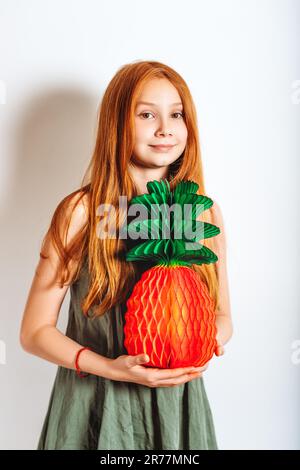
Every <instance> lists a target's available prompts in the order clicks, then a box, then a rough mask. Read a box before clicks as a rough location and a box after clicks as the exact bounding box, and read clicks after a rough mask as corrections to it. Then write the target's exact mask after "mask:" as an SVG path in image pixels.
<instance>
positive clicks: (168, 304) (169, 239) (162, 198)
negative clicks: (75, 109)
mask: <svg viewBox="0 0 300 470" xmlns="http://www.w3.org/2000/svg"><path fill="white" fill-rule="evenodd" d="M198 187H199V186H198V184H197V183H195V182H193V181H190V180H187V181H181V182H180V183H178V184H177V186H176V188H175V189H174V190H173V191H171V190H170V185H169V182H168V181H167V180H161V181H151V182H148V184H147V189H148V191H149V194H142V195H139V196H136V197H134V198H133V199H132V200H131V201H130V205H132V204H139V205H141V206H140V207H142V208H144V210H145V211H146V214H147V218H145V217H144V219H143V220H142V221H141V220H138V221H136V220H135V221H133V222H131V223H129V224H128V225H127V226H126V229H127V230H128V232H127V233H128V236H129V237H131V235H132V233H134V232H135V233H137V232H140V235H139V237H140V236H141V235H143V236H144V239H145V238H146V241H144V240H142V239H141V238H139V240H138V241H137V243H138V244H137V245H136V246H134V247H133V248H131V249H130V250H129V251H128V252H127V254H126V260H127V261H139V260H140V261H152V262H153V263H154V266H153V267H151V268H150V269H148V270H146V271H145V272H143V274H142V275H141V278H140V279H139V281H138V282H137V283H136V284H135V286H134V288H133V290H132V293H131V295H130V297H129V299H128V300H127V303H126V306H127V311H126V313H125V325H124V346H125V348H126V350H127V352H128V354H130V355H137V354H140V353H146V354H148V356H149V358H150V360H149V362H147V363H146V364H144V365H145V366H150V367H159V368H175V367H186V366H202V365H204V364H205V363H206V362H207V361H209V360H210V359H211V357H212V356H213V354H214V351H215V349H216V347H217V342H216V332H217V330H216V326H215V311H214V308H213V300H212V298H211V297H210V295H209V291H208V287H207V285H206V284H205V282H204V281H202V279H201V277H200V275H199V273H197V272H196V271H195V270H194V269H193V268H192V267H191V265H192V264H203V263H205V264H209V263H214V262H216V261H217V260H218V257H217V256H216V255H215V253H213V251H211V250H210V249H209V248H207V247H205V246H204V245H201V244H200V243H199V240H201V239H204V238H210V237H213V236H215V235H217V234H218V233H220V229H219V228H218V227H216V226H215V225H212V224H210V223H207V222H200V221H198V220H196V218H197V217H198V216H199V214H201V213H202V212H203V211H204V210H206V209H208V208H209V207H211V206H212V205H213V201H212V199H210V198H209V197H207V196H204V195H198V194H196V191H197V189H198ZM173 204H175V205H177V207H178V208H179V209H180V210H181V211H182V213H181V214H180V216H179V217H178V215H174V213H173V212H172V211H171V210H170V208H171V206H172V205H173ZM173 207H174V206H173ZM185 211H186V212H185ZM167 214H169V215H168V216H167ZM175 214H176V213H175ZM177 214H178V212H177ZM187 215H188V216H187ZM175 229H176V230H177V235H176V236H175ZM168 230H169V232H167V231H168ZM188 230H190V231H193V232H194V233H193V234H192V235H189V233H188V235H186V232H188ZM166 233H167V236H166V235H165V234H166ZM178 233H179V234H180V235H178ZM190 234H191V232H190ZM187 246H189V247H188V249H187Z"/></svg>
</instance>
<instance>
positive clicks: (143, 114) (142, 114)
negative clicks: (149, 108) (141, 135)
mask: <svg viewBox="0 0 300 470" xmlns="http://www.w3.org/2000/svg"><path fill="white" fill-rule="evenodd" d="M145 114H152V113H148V112H146V113H141V114H140V116H145Z"/></svg>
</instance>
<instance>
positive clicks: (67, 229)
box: [36, 192, 88, 279]
mask: <svg viewBox="0 0 300 470" xmlns="http://www.w3.org/2000/svg"><path fill="white" fill-rule="evenodd" d="M59 207H61V211H60V213H59V216H58V218H57V225H58V226H57V231H58V233H59V236H60V238H61V240H64V247H65V248H66V247H68V246H69V244H70V243H71V242H72V241H73V239H74V238H75V237H76V236H77V235H78V233H79V232H80V231H81V230H82V229H83V228H84V226H85V225H86V223H87V221H88V197H87V195H86V194H83V193H81V192H78V193H76V194H75V195H73V196H70V195H68V196H66V197H65V198H64V199H63V200H62V201H61V202H60V204H59V205H58V206H57V208H56V210H55V213H56V212H57V210H58V208H59ZM41 253H42V255H43V256H46V259H45V258H44V257H43V256H42V257H41V258H40V260H39V263H38V266H37V267H36V274H37V275H42V274H44V273H45V271H46V270H47V269H48V270H49V273H50V265H51V271H52V278H53V279H54V274H55V273H56V272H57V269H58V265H59V264H60V258H59V255H58V252H57V249H56V247H55V244H54V243H53V239H52V237H50V236H49V233H48V232H47V234H46V235H45V237H44V240H43V244H42V249H41ZM77 266H78V263H77V262H75V261H72V262H71V263H70V267H71V268H72V269H71V271H74V272H75V271H76V269H77Z"/></svg>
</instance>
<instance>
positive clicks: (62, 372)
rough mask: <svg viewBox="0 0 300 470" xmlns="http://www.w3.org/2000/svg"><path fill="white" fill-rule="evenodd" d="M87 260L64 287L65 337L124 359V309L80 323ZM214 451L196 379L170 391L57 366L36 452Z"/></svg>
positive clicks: (199, 381) (210, 420) (209, 418)
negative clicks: (66, 291)
mask: <svg viewBox="0 0 300 470" xmlns="http://www.w3.org/2000/svg"><path fill="white" fill-rule="evenodd" d="M88 283H89V272H88V264H87V258H86V260H85V262H84V263H83V266H82V269H81V272H80V275H79V277H78V279H77V280H76V281H75V282H73V284H71V285H70V305H69V313H68V323H67V328H66V332H65V334H66V336H68V337H70V338H72V339H73V340H74V341H77V342H78V343H79V344H80V345H82V346H89V347H91V348H92V350H93V351H95V352H97V353H98V354H101V355H102V356H106V357H109V358H112V359H114V358H116V357H118V356H120V355H122V354H128V353H127V351H126V349H125V347H124V345H123V342H124V332H123V328H124V325H125V320H124V315H125V312H126V304H125V303H120V304H116V305H115V307H113V308H111V309H109V310H108V311H107V312H105V314H104V315H103V316H101V317H97V318H95V319H93V320H92V319H91V318H89V317H85V316H84V315H83V313H82V310H81V306H80V305H81V301H82V300H83V298H84V296H85V295H86V293H87V292H88ZM52 449H59V450H65V449H68V450H71V449H72V450H93V449H98V450H115V449H117V450H164V449H166V450H202V449H207V450H217V449H218V445H217V441H216V435H215V428H214V422H213V416H212V412H211V409H210V405H209V401H208V398H207V395H206V391H205V387H204V382H203V376H202V377H198V378H195V379H193V380H192V381H191V382H187V383H184V384H180V385H177V386H175V387H155V388H151V387H147V386H144V385H141V384H136V383H133V382H122V381H116V380H110V379H106V378H104V377H98V376H96V375H93V374H90V375H88V376H87V377H84V378H81V377H79V376H78V375H77V374H76V371H75V370H73V369H68V368H66V367H63V366H58V369H57V373H56V377H55V380H54V383H53V386H52V391H51V394H50V399H49V404H48V409H47V413H46V416H45V418H44V422H43V426H42V430H41V434H40V437H39V441H38V445H37V449H36V450H52Z"/></svg>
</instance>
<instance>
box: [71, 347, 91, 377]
mask: <svg viewBox="0 0 300 470" xmlns="http://www.w3.org/2000/svg"><path fill="white" fill-rule="evenodd" d="M85 349H89V350H90V351H91V348H88V347H84V348H81V349H79V351H77V354H76V358H75V367H76V374H77V375H78V376H79V377H87V376H88V375H90V374H83V373H82V372H81V370H80V368H79V365H78V359H79V355H80V353H81V352H82V351H84V350H85Z"/></svg>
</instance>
